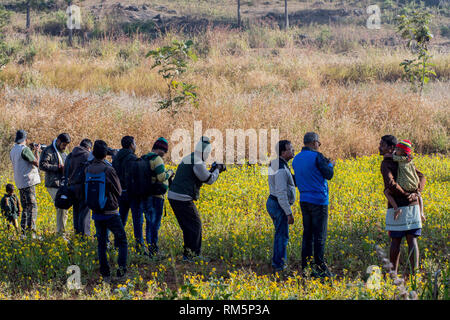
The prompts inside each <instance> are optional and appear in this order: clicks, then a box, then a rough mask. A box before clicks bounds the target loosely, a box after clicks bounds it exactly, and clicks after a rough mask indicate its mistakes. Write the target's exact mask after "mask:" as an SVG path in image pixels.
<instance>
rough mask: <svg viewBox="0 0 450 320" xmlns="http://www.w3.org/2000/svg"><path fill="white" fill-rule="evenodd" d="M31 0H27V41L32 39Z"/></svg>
mask: <svg viewBox="0 0 450 320" xmlns="http://www.w3.org/2000/svg"><path fill="white" fill-rule="evenodd" d="M30 7H31V0H28V1H27V28H26V29H27V42H29V41H30V27H31V18H30V11H31V8H30Z"/></svg>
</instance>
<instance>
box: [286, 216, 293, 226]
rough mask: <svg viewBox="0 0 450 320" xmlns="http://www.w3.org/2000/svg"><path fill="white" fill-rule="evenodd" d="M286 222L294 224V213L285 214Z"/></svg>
mask: <svg viewBox="0 0 450 320" xmlns="http://www.w3.org/2000/svg"><path fill="white" fill-rule="evenodd" d="M287 219H288V224H294V215H293V214H290V215H288V216H287Z"/></svg>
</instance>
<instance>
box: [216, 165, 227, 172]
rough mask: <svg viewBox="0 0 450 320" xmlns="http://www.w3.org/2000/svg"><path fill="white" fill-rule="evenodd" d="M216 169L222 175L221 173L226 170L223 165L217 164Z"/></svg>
mask: <svg viewBox="0 0 450 320" xmlns="http://www.w3.org/2000/svg"><path fill="white" fill-rule="evenodd" d="M217 168H218V169H219V173H222V172H223V171H225V170H226V167H225V165H224V164H223V163H219V164H218V165H217Z"/></svg>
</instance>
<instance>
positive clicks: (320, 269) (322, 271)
mask: <svg viewBox="0 0 450 320" xmlns="http://www.w3.org/2000/svg"><path fill="white" fill-rule="evenodd" d="M317 276H318V277H319V278H333V277H334V276H335V274H333V273H332V272H331V271H330V269H328V266H327V265H326V264H325V263H324V264H323V265H321V266H317Z"/></svg>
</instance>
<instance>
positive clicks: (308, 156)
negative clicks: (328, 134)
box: [292, 132, 334, 277]
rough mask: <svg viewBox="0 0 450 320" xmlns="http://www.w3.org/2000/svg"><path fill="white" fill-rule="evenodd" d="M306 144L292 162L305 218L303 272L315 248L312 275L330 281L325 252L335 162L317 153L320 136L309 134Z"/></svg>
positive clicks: (304, 141) (306, 136) (305, 138)
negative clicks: (329, 183) (330, 185)
mask: <svg viewBox="0 0 450 320" xmlns="http://www.w3.org/2000/svg"><path fill="white" fill-rule="evenodd" d="M303 143H304V147H303V148H302V151H301V152H300V153H299V154H297V155H296V156H295V158H294V160H293V161H292V167H293V169H294V174H295V182H296V185H297V188H298V190H299V191H300V208H301V210H302V216H303V242H302V269H303V272H304V273H305V270H306V268H307V266H308V264H309V263H310V262H311V260H312V259H311V258H312V254H313V248H314V264H315V266H314V268H313V271H312V275H313V276H315V277H331V276H332V273H331V272H330V271H329V270H328V267H327V265H326V263H325V259H324V251H325V241H326V238H327V223H328V183H327V180H330V179H331V178H332V177H333V173H334V171H333V168H334V162H332V161H330V160H328V159H327V158H325V157H324V156H323V155H322V154H321V153H320V152H318V149H319V147H320V145H321V143H320V141H319V135H318V134H317V133H314V132H308V133H306V134H305V136H304V138H303Z"/></svg>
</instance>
